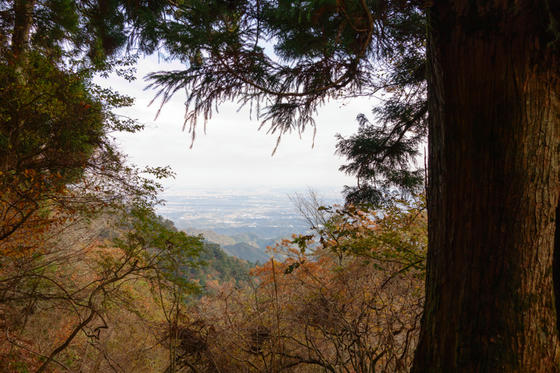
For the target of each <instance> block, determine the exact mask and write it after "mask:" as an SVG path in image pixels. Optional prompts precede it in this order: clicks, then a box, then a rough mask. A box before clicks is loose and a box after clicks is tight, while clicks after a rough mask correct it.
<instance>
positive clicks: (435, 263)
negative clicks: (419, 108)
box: [413, 0, 560, 373]
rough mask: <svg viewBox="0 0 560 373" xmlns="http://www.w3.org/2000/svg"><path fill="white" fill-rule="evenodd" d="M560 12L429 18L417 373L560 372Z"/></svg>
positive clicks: (492, 8)
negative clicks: (559, 296)
mask: <svg viewBox="0 0 560 373" xmlns="http://www.w3.org/2000/svg"><path fill="white" fill-rule="evenodd" d="M550 3H551V4H552V3H554V4H556V2H550ZM559 6H560V5H550V4H548V2H547V1H546V0H540V1H539V0H525V1H523V0H511V1H503V0H455V1H453V0H451V1H439V0H437V1H435V2H434V5H433V7H432V8H431V10H430V11H429V26H428V28H429V30H428V32H429V35H428V39H429V46H428V59H429V65H430V66H429V74H430V75H429V77H428V82H429V83H428V84H429V97H428V99H429V103H430V134H429V186H428V188H429V191H428V211H429V223H428V231H429V254H428V273H427V282H426V305H425V312H424V318H423V320H422V330H421V335H420V341H419V346H418V349H417V351H416V356H415V361H414V367H413V372H416V373H419V372H445V373H448V372H469V373H472V372H547V373H550V372H558V371H559V369H560V368H559V366H560V365H559V364H560V344H559V337H558V330H557V327H556V325H557V324H556V307H555V303H556V302H555V297H554V286H553V270H552V269H553V253H554V246H555V239H554V238H555V226H556V224H555V221H556V208H557V206H558V197H559V194H560V164H559V160H560V154H559V152H560V77H559V75H560V70H559V68H560V63H559V56H558V54H560V52H558V51H554V50H553V48H552V47H551V46H550V44H549V43H550V42H552V40H553V38H554V35H552V33H549V30H550V29H549V24H550V20H551V12H553V14H552V15H556V16H558V15H559V14H558V7H559ZM552 7H554V8H555V9H552Z"/></svg>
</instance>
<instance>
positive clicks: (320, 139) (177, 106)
mask: <svg viewBox="0 0 560 373" xmlns="http://www.w3.org/2000/svg"><path fill="white" fill-rule="evenodd" d="M180 68H181V65H180V64H178V63H172V64H170V63H161V64H160V63H158V61H157V58H156V57H154V56H151V57H148V58H145V59H142V60H140V61H139V63H138V72H137V77H138V78H137V80H136V81H133V82H131V83H129V82H127V81H125V80H123V79H120V78H110V79H104V80H98V82H100V83H101V84H103V85H106V86H110V87H112V88H114V89H115V90H117V91H119V92H120V93H123V94H127V95H129V96H132V97H134V98H135V104H134V106H132V107H130V108H125V109H122V110H120V111H119V113H120V114H123V115H126V116H129V117H132V118H135V119H137V120H139V122H141V123H144V124H145V125H146V128H145V129H144V130H143V131H141V132H139V133H135V134H128V133H119V134H116V135H115V138H116V140H117V143H118V144H119V148H120V149H121V150H122V152H123V153H124V154H127V156H128V158H129V160H130V161H131V162H132V163H133V164H136V165H138V166H140V167H144V166H146V165H149V166H165V165H169V166H171V168H172V169H173V170H174V172H175V173H176V177H175V179H169V180H165V181H164V182H163V184H164V186H165V187H166V191H165V192H164V194H165V195H169V194H174V193H178V192H181V193H183V192H185V191H188V190H196V189H201V188H205V189H210V190H225V189H232V188H234V189H243V190H245V191H251V190H254V189H259V188H261V189H262V188H276V187H279V188H292V189H298V190H302V191H303V189H307V188H312V189H316V190H321V189H333V188H334V189H337V190H338V192H339V193H340V191H341V190H342V188H343V186H344V185H354V184H355V179H354V177H351V176H348V175H345V174H343V173H342V172H340V171H338V168H339V167H340V165H342V164H344V161H345V160H344V159H343V158H341V157H339V156H337V155H335V154H334V153H335V145H336V139H335V134H336V133H340V134H342V135H343V136H349V135H351V134H353V133H355V132H356V130H357V128H358V125H357V122H356V120H355V118H356V115H357V114H359V113H360V112H363V113H369V112H370V110H371V107H372V106H373V102H372V99H371V98H369V99H367V100H366V99H364V98H361V99H353V100H348V101H347V102H345V103H341V102H337V101H333V102H331V103H327V104H326V105H325V106H324V107H322V108H321V109H320V110H319V112H318V115H317V117H316V118H317V120H316V123H317V133H316V135H315V139H314V143H315V146H314V147H312V144H313V129H312V128H309V129H307V130H306V131H305V132H304V133H303V134H302V136H301V138H300V137H299V135H298V134H297V133H291V134H287V135H285V136H283V137H282V141H281V143H280V145H279V147H278V150H277V152H276V154H275V155H274V156H271V153H272V151H273V149H274V146H275V144H276V139H277V137H276V136H275V135H271V134H267V133H266V128H263V129H262V130H260V131H257V129H258V127H259V124H260V123H259V122H258V121H257V120H256V119H255V118H254V113H253V118H252V120H251V118H250V116H249V109H248V108H244V109H242V110H241V111H238V110H237V109H238V105H236V104H235V103H231V102H226V103H224V104H222V105H220V106H219V107H218V110H219V113H217V114H215V115H214V117H213V118H212V119H210V120H208V122H207V123H206V134H204V123H203V121H201V123H199V125H198V128H197V138H196V140H195V142H194V144H193V147H192V149H191V148H190V145H191V136H190V134H189V133H188V131H182V126H183V117H184V105H183V101H184V92H179V93H178V94H177V95H176V96H175V97H174V98H173V99H172V100H170V101H169V102H168V103H167V104H166V105H165V106H164V107H163V110H162V111H161V114H160V116H159V117H158V118H157V120H155V121H154V116H155V115H156V113H157V110H158V108H159V102H155V103H154V104H152V105H151V106H148V104H149V102H150V101H151V100H152V98H153V97H154V94H155V91H152V90H149V91H144V88H145V87H146V85H147V82H146V81H144V79H143V77H144V76H145V75H146V74H147V73H148V72H152V71H158V70H173V69H180Z"/></svg>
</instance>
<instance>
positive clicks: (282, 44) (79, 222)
mask: <svg viewBox="0 0 560 373" xmlns="http://www.w3.org/2000/svg"><path fill="white" fill-rule="evenodd" d="M559 25H560V3H559V2H557V1H551V0H510V1H501V0H448V1H424V0H310V1H289V0H277V1H271V0H240V1H229V0H204V1H199V0H83V1H82V0H76V1H69V0H0V371H2V372H4V371H5V372H22V373H23V372H37V373H40V372H65V371H67V372H165V373H174V372H281V371H285V372H333V373H334V372H348V373H350V372H363V373H366V372H408V371H411V372H441V373H447V372H559V371H560V317H559V316H558V314H559V311H558V310H559V309H560V238H559V237H560V234H559V232H560V207H559V206H560V205H559V197H560V152H559V149H560V26H559ZM154 53H158V54H159V55H161V56H162V57H163V58H165V59H168V60H175V61H179V62H180V63H181V64H182V66H183V69H182V70H176V71H159V72H158V71H154V72H152V73H150V74H149V75H148V76H147V77H146V79H147V89H149V90H148V91H147V92H146V94H150V95H152V98H153V102H154V103H157V104H159V111H161V110H165V109H166V106H165V105H166V104H167V103H168V102H169V100H170V99H171V98H172V97H173V96H174V95H175V94H176V93H177V92H179V91H181V92H182V91H184V92H186V102H185V121H184V123H178V125H181V124H182V125H183V127H184V129H186V130H187V131H188V132H189V134H190V136H191V138H192V141H195V137H196V133H197V130H198V129H199V127H200V126H201V125H206V122H207V120H209V119H210V118H211V117H212V115H213V114H214V113H215V112H216V111H217V110H218V107H219V105H220V104H221V103H223V102H225V101H235V102H238V103H239V105H240V106H241V107H244V106H247V107H250V108H251V112H252V113H254V115H255V116H256V117H257V119H258V120H259V121H260V123H261V124H260V126H261V127H263V128H268V131H269V133H271V134H272V135H274V136H277V139H278V143H279V142H280V141H281V139H282V137H283V136H287V135H288V134H290V133H291V132H296V133H301V132H302V131H305V130H312V131H313V130H314V129H315V127H316V126H320V123H316V120H315V119H316V115H317V112H318V110H319V108H320V107H321V106H324V105H328V103H329V101H330V100H335V99H339V98H345V99H351V98H353V97H357V96H366V97H378V98H379V99H377V100H375V102H376V103H377V104H376V106H375V107H373V109H372V111H371V115H366V114H359V115H358V117H357V122H358V131H357V132H356V133H355V134H354V135H352V136H349V137H342V136H339V137H338V144H337V148H336V151H337V152H338V153H339V154H340V155H342V156H344V157H345V158H346V164H345V165H343V166H342V167H341V169H340V170H341V171H342V172H346V173H348V174H349V175H353V176H355V177H356V180H357V185H356V186H349V187H346V188H345V190H344V197H345V200H346V203H345V204H344V205H343V206H323V205H321V204H320V203H318V202H317V200H316V199H313V198H312V197H311V198H310V199H307V200H305V199H302V200H300V201H299V205H298V208H299V209H300V212H301V213H302V215H303V216H304V218H305V219H306V220H307V222H308V223H309V229H310V231H309V234H303V235H300V234H294V235H293V236H291V237H287V238H286V239H284V240H283V241H281V242H279V243H277V244H276V245H275V246H273V247H270V252H271V255H272V256H273V257H272V258H271V259H270V260H268V261H266V262H264V263H261V264H258V265H255V264H254V263H248V262H246V261H243V260H240V259H237V258H234V257H230V256H228V255H227V254H226V253H225V252H224V251H223V250H222V249H221V248H220V247H219V245H215V244H210V243H208V242H206V241H205V240H204V237H202V236H199V235H188V234H186V233H185V232H182V231H179V230H177V229H176V228H175V227H174V225H173V223H172V222H170V221H167V220H165V219H163V218H162V217H160V216H158V215H157V214H156V212H155V208H156V206H157V205H158V204H159V203H161V201H160V197H159V193H160V192H161V180H162V179H164V178H168V177H172V176H173V172H172V170H170V169H168V168H166V167H156V166H154V167H147V168H145V169H139V168H138V167H136V166H134V165H132V164H130V163H128V162H127V160H126V155H125V154H122V153H121V152H120V151H119V149H118V148H117V147H116V146H115V143H114V139H113V135H114V134H115V133H116V132H123V131H124V132H130V133H135V132H138V131H141V130H142V128H143V126H142V125H141V124H139V123H138V122H136V121H134V120H132V119H130V118H127V117H123V116H120V115H118V114H117V110H118V109H119V108H123V107H127V106H130V105H131V104H132V101H133V100H132V99H131V98H130V97H128V96H126V92H116V91H115V90H113V89H111V88H107V87H102V86H100V85H99V84H97V83H96V82H97V80H96V79H98V78H99V77H109V76H119V77H122V78H124V79H127V80H132V79H134V68H135V66H136V64H137V63H141V60H142V57H143V56H146V55H151V54H154ZM372 101H373V100H372ZM368 109H369V108H368ZM426 142H427V145H428V154H427V156H426V157H425V160H424V162H423V166H424V168H422V167H417V165H418V164H419V163H422V162H417V160H418V158H419V157H420V155H421V148H422V147H423V146H424V144H426ZM278 143H277V144H278ZM271 150H272V151H274V150H275V149H271ZM334 150H335V149H333V151H334ZM309 172H313V170H310V171H309Z"/></svg>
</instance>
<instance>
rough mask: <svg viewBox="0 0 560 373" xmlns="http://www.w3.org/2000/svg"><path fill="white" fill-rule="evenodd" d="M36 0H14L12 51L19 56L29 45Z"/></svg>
mask: <svg viewBox="0 0 560 373" xmlns="http://www.w3.org/2000/svg"><path fill="white" fill-rule="evenodd" d="M35 1H36V0H14V33H13V35H12V52H13V54H14V55H15V56H17V57H19V56H20V55H21V54H22V53H23V52H24V51H25V50H26V49H27V47H28V44H29V35H30V32H31V24H32V22H33V7H34V6H35Z"/></svg>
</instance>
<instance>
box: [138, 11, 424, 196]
mask: <svg viewBox="0 0 560 373" xmlns="http://www.w3.org/2000/svg"><path fill="white" fill-rule="evenodd" d="M421 5H422V4H421V2H415V1H365V0H364V1H334V0H327V1H326V0H316V1H278V2H276V1H250V0H246V1H236V2H227V1H193V2H188V3H178V4H174V7H175V13H174V17H173V18H172V19H169V20H167V21H166V22H164V23H163V24H162V25H161V26H160V32H161V37H162V44H163V46H164V47H165V48H166V50H167V51H168V53H169V54H170V56H171V57H176V58H179V59H181V60H182V61H184V62H185V64H186V68H185V69H184V70H182V71H171V72H159V73H152V74H150V76H149V78H150V80H151V87H152V88H156V89H158V93H157V95H156V98H159V99H161V103H162V105H163V104H165V103H166V102H167V101H168V100H169V98H170V97H171V96H172V95H173V94H174V93H176V92H177V91H178V90H183V89H184V90H186V92H187V101H186V116H185V118H186V120H185V125H189V128H190V131H191V133H192V136H193V139H194V136H195V133H196V132H195V129H196V123H197V120H198V119H200V118H201V117H202V118H203V119H204V120H206V119H208V118H209V117H210V116H211V115H212V113H213V111H214V108H215V105H217V104H219V103H220V102H222V101H224V100H233V99H235V100H238V102H239V103H240V105H250V106H251V108H254V109H255V111H256V114H257V117H258V118H259V119H260V120H261V121H262V124H261V126H263V125H268V126H269V132H270V133H273V134H277V135H278V141H280V138H281V136H282V135H283V134H285V133H287V132H291V131H298V132H301V131H303V130H305V129H306V128H307V127H310V126H311V127H314V126H315V120H314V115H315V113H316V110H317V109H318V107H319V106H321V105H322V104H324V103H325V102H326V101H327V100H328V99H336V98H345V97H355V96H357V95H372V94H374V93H383V94H384V95H386V97H385V98H384V99H383V100H382V102H381V104H380V105H379V106H378V107H376V108H375V109H374V116H375V117H376V118H375V119H376V120H375V124H372V123H371V122H369V121H368V120H367V119H366V116H364V115H360V116H359V117H358V121H359V123H360V129H359V132H358V134H357V135H355V136H352V137H350V138H348V139H344V138H342V137H340V138H339V145H338V151H339V153H340V154H342V155H344V156H346V157H347V158H348V159H349V161H350V163H349V164H348V165H346V166H343V167H342V170H343V171H344V172H347V173H349V174H353V175H356V176H357V177H358V178H359V180H360V182H359V184H358V187H356V188H348V189H347V196H348V200H349V201H356V202H368V201H369V202H379V198H380V197H381V196H383V194H384V192H385V191H386V190H387V189H388V188H394V187H398V188H401V189H402V190H403V191H405V192H410V191H417V189H418V187H419V186H420V185H422V181H423V172H422V170H421V169H414V168H411V162H412V161H413V160H414V159H415V157H416V156H417V155H418V154H419V151H418V145H419V144H421V143H422V141H423V140H424V138H425V134H426V114H427V105H426V102H425V101H426V97H425V96H426V95H425V90H426V84H425V60H424V48H425V35H424V34H425V20H424V15H423V11H422V8H421ZM271 47H272V48H271ZM271 49H273V50H272V51H271Z"/></svg>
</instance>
